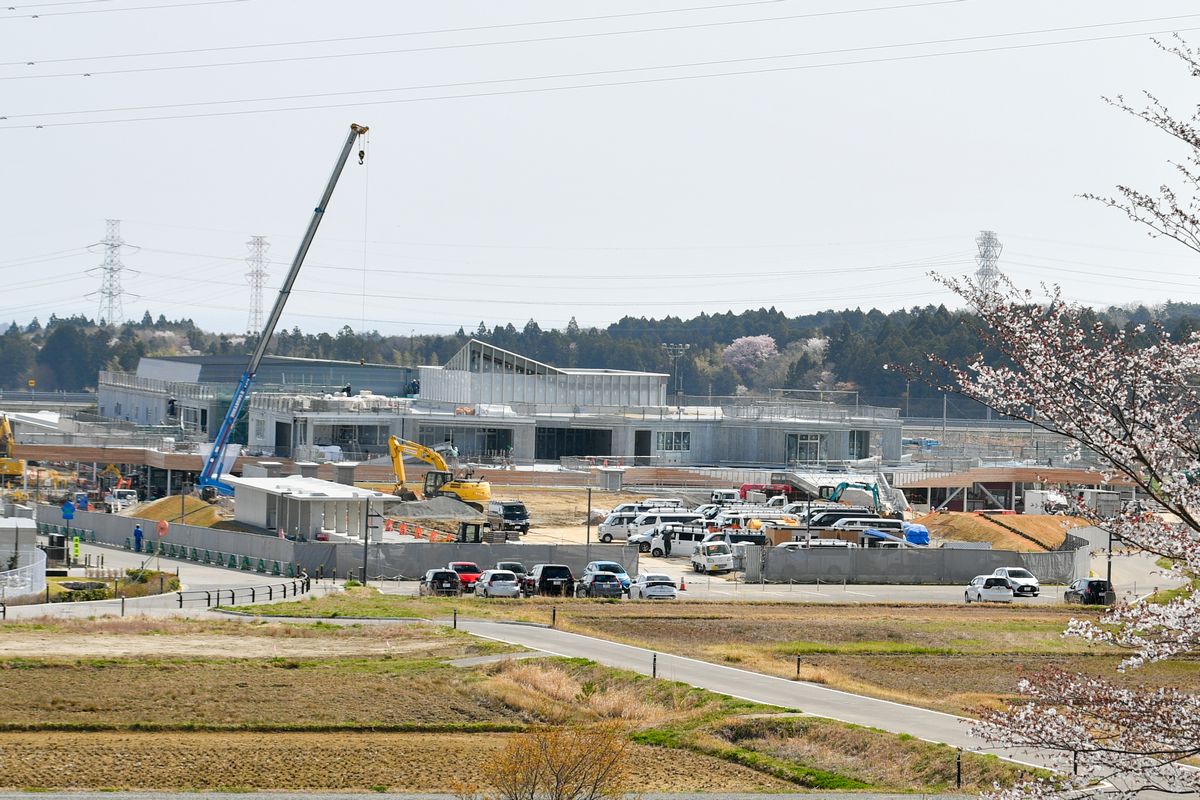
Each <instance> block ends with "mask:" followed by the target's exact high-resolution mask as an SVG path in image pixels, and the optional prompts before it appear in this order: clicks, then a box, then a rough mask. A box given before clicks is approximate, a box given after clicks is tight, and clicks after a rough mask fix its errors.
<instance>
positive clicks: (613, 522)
mask: <svg viewBox="0 0 1200 800" xmlns="http://www.w3.org/2000/svg"><path fill="white" fill-rule="evenodd" d="M641 514H642V512H641V511H614V512H612V513H611V514H609V515H608V516H607V517H605V518H604V522H601V523H600V527H599V528H597V530H596V533H597V535H598V536H599V537H600V541H602V542H604V543H605V544H608V543H609V542H611V541H612V540H613V539H618V540H620V541H625V540H626V539H628V538H629V526H630V525H632V524H633V521H634V520H635V519H637V518H638V517H639V516H641Z"/></svg>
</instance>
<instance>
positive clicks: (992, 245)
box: [975, 231, 1004, 293]
mask: <svg viewBox="0 0 1200 800" xmlns="http://www.w3.org/2000/svg"><path fill="white" fill-rule="evenodd" d="M975 244H976V246H978V247H979V255H978V256H976V257H975V260H976V261H977V262H978V263H979V269H978V270H976V271H975V280H976V281H977V282H978V283H979V288H980V289H982V290H983V291H985V292H988V293H991V292H994V291H996V290H997V289H999V288H1000V267H998V266H997V263H998V262H999V261H1000V251H1001V250H1003V249H1004V245H1002V244H1000V240H999V239H997V238H996V232H995V231H980V232H979V235H978V236H976V237H975Z"/></svg>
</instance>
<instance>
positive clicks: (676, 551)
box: [629, 522, 708, 558]
mask: <svg viewBox="0 0 1200 800" xmlns="http://www.w3.org/2000/svg"><path fill="white" fill-rule="evenodd" d="M667 531H670V533H671V555H672V556H690V555H691V554H692V552H693V551H695V549H696V548H697V547H699V546H700V543H701V542H703V541H704V537H705V536H707V535H708V529H707V528H705V527H704V526H703V525H683V524H680V523H676V522H670V523H667V524H665V525H657V526H655V527H653V528H651V529H650V530H647V531H643V532H642V533H635V534H633V535H632V536H630V537H629V543H630V544H636V545H637V548H638V551H639V552H641V553H649V554H650V555H652V556H654V557H655V558H660V557H662V556H663V555H664V554H665V553H666V545H665V543H664V542H663V534H664V533H665V532H667Z"/></svg>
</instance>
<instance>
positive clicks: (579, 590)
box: [575, 572, 625, 597]
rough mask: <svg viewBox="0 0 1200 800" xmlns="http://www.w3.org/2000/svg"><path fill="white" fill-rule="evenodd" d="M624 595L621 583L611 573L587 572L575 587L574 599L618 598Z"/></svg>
mask: <svg viewBox="0 0 1200 800" xmlns="http://www.w3.org/2000/svg"><path fill="white" fill-rule="evenodd" d="M623 594H625V589H624V588H622V586H621V581H620V580H619V579H618V578H617V576H616V575H613V574H612V573H611V572H589V573H587V574H585V575H584V576H583V577H582V578H580V579H579V583H577V584H576V585H575V596H576V597H620V596H621V595H623Z"/></svg>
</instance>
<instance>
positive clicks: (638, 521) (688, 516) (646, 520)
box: [629, 508, 704, 535]
mask: <svg viewBox="0 0 1200 800" xmlns="http://www.w3.org/2000/svg"><path fill="white" fill-rule="evenodd" d="M672 522H674V523H677V524H679V525H699V524H701V523H703V522H704V517H703V516H701V515H700V514H697V513H696V512H695V511H684V510H682V509H678V510H669V509H663V508H656V509H654V510H653V511H647V512H645V513H644V514H639V515H638V516H637V518H635V519H634V520H633V523H632V524H630V526H629V533H630V535H632V534H635V533H641V532H642V531H648V530H650V529H651V528H653V527H655V526H656V525H665V524H669V523H672Z"/></svg>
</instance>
